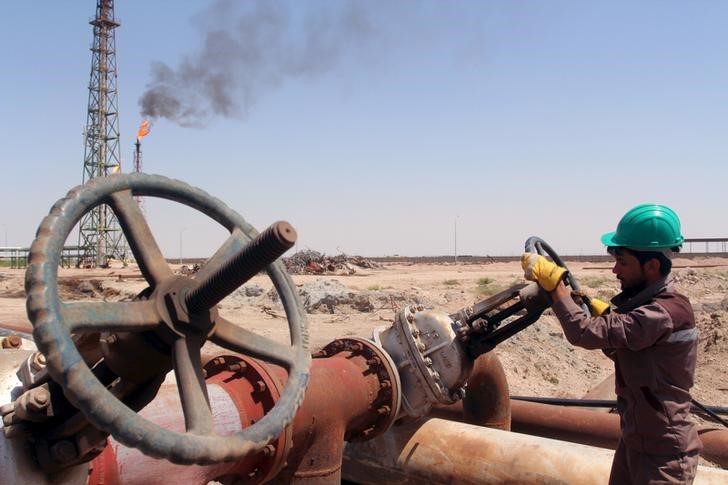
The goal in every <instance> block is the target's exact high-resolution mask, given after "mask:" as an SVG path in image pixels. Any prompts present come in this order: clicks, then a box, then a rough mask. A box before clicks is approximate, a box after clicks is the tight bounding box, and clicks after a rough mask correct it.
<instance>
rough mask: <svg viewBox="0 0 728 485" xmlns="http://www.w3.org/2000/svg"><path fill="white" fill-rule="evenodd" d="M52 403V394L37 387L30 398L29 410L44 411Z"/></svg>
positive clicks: (31, 392)
mask: <svg viewBox="0 0 728 485" xmlns="http://www.w3.org/2000/svg"><path fill="white" fill-rule="evenodd" d="M50 402H51V394H50V393H49V392H48V390H46V389H44V388H42V387H36V388H35V389H33V390H32V391H30V395H29V396H28V409H29V410H30V411H32V412H36V413H38V412H40V411H43V410H44V409H45V408H47V407H48V405H49V404H50Z"/></svg>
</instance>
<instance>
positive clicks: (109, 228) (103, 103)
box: [78, 0, 127, 267]
mask: <svg viewBox="0 0 728 485" xmlns="http://www.w3.org/2000/svg"><path fill="white" fill-rule="evenodd" d="M89 23H90V24H91V25H92V26H93V32H94V40H93V45H92V46H91V80H90V82H89V86H88V117H87V120H86V130H85V132H84V134H85V136H84V138H85V149H84V158H83V182H84V183H85V182H87V181H88V180H91V179H92V178H95V177H105V176H107V175H110V174H113V173H118V172H121V156H120V148H119V117H118V115H119V110H118V106H119V102H118V93H117V89H116V37H115V34H114V29H116V28H117V27H118V26H119V25H120V24H119V22H117V21H116V20H115V19H114V1H113V0H97V1H96V16H95V17H94V18H92V19H91V21H90V22H89ZM78 245H79V247H80V248H81V253H80V257H79V261H78V265H79V266H91V267H98V266H106V265H107V264H108V261H109V259H111V258H113V259H117V260H119V261H125V260H126V257H127V244H126V240H125V238H124V234H123V233H122V231H121V228H120V227H119V221H118V220H117V218H116V215H115V214H114V212H113V211H112V210H111V208H110V207H108V206H107V205H105V204H103V205H100V206H97V207H94V208H93V209H92V210H91V211H90V212H88V213H87V214H85V215H84V216H83V217H82V218H81V222H80V225H79V235H78Z"/></svg>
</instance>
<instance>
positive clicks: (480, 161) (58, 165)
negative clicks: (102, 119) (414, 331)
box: [0, 0, 728, 258]
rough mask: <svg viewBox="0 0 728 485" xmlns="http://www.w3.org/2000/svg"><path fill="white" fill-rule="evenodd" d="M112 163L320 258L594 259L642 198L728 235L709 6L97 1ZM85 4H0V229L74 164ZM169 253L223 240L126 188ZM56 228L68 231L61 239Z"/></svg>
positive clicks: (714, 13) (85, 50) (726, 176)
mask: <svg viewBox="0 0 728 485" xmlns="http://www.w3.org/2000/svg"><path fill="white" fill-rule="evenodd" d="M116 3H117V4H116V18H117V19H118V20H119V21H120V22H121V26H120V27H119V28H118V29H116V52H117V65H118V88H119V124H120V132H121V158H122V170H123V171H125V172H127V171H131V170H132V161H133V144H134V140H135V134H136V131H137V128H138V126H139V124H140V122H141V121H142V120H143V119H144V118H145V117H150V121H151V123H152V129H151V133H150V134H149V136H147V137H146V138H144V139H143V143H142V150H143V169H144V171H145V172H147V173H155V174H161V175H165V176H168V177H172V178H175V179H179V180H182V181H185V182H187V183H189V184H191V185H194V186H197V187H200V188H202V189H204V190H206V191H207V192H209V193H210V194H212V195H214V196H215V197H217V198H219V199H221V200H223V201H224V202H225V203H227V204H228V205H229V206H230V207H232V208H233V209H235V210H236V211H238V212H239V213H240V214H241V215H243V217H245V218H246V220H248V221H249V222H250V223H252V224H253V225H254V226H255V227H257V228H258V230H261V231H262V230H263V229H264V228H265V227H267V226H268V225H269V224H271V223H272V222H274V221H276V220H281V219H282V220H287V221H289V222H290V223H291V224H293V226H294V227H295V228H296V229H297V231H298V234H299V240H298V243H297V245H296V248H295V249H296V250H300V249H313V250H317V251H321V252H325V253H327V254H337V253H339V252H345V253H347V254H361V255H364V256H383V255H394V254H399V255H413V256H414V255H451V254H454V253H455V252H457V254H460V255H464V254H473V255H486V254H487V255H516V254H519V253H520V252H521V251H522V248H523V243H524V241H525V240H526V238H528V237H529V236H532V235H536V236H540V237H542V238H543V239H545V240H546V241H548V242H549V243H550V244H551V246H553V247H554V248H555V249H556V250H557V251H558V252H560V253H562V254H600V253H602V252H603V251H604V248H603V247H602V246H601V244H600V242H599V237H600V236H601V234H603V233H605V232H608V231H611V230H614V229H615V227H616V224H617V222H618V221H619V219H620V217H621V216H622V215H623V214H624V213H625V212H626V211H627V210H628V209H630V208H631V207H632V206H634V205H637V204H639V203H660V204H665V205H669V206H670V207H672V208H673V209H675V210H676V211H677V213H678V214H679V215H680V217H681V220H682V224H683V233H684V235H685V236H686V237H695V238H698V237H725V236H728V217H726V216H725V215H724V214H723V210H724V208H726V207H728V189H726V181H728V173H727V172H728V164H726V163H725V161H726V158H728V143H727V141H726V140H728V137H727V136H726V133H727V132H728V36H726V35H725V20H726V18H728V3H725V2H717V1H695V2H683V1H670V0H667V1H665V0H660V1H649V0H648V1H641V2H632V1H610V2H593V1H586V2H584V1H576V0H574V1H550V2H543V1H528V0H514V1H505V0H503V1H486V0H481V1H465V0H461V1H458V2H445V1H404V0H394V1H391V0H390V1H384V0H373V1H363V0H360V1H343V0H342V1H338V2H330V1H325V0H322V1H314V0H309V1H306V2H296V1H292V0H291V1H286V2H283V1H281V2H249V1H232V0H229V1H214V2H213V1H210V2H203V1H196V2H193V1H184V0H178V1H171V0H162V1H155V2H146V1H142V0H126V1H123V2H116ZM94 9H95V2H93V1H89V0H86V1H79V0H76V1H73V2H45V5H42V6H39V4H38V3H37V2H4V3H3V6H2V8H1V12H2V14H1V15H0V65H2V76H0V107H2V116H0V163H2V165H1V166H2V180H3V182H4V183H3V184H2V186H1V187H2V188H1V190H0V204H1V207H2V211H1V212H0V238H3V239H0V244H2V245H11V246H28V245H29V244H30V243H31V241H32V239H33V237H34V235H35V231H36V228H37V226H38V224H39V223H40V221H41V220H42V218H43V217H44V216H45V215H46V214H47V212H48V210H49V209H50V207H51V206H52V204H53V203H54V202H55V201H56V200H57V199H59V198H61V197H62V196H63V195H64V194H65V193H66V192H67V191H68V190H69V189H70V188H71V187H73V186H75V185H77V184H80V183H81V181H82V175H83V155H84V153H83V150H84V147H83V138H82V132H83V129H84V126H85V124H86V107H87V101H88V83H89V73H90V67H91V53H90V51H89V47H90V45H91V42H92V28H91V26H90V25H89V24H88V21H89V19H90V18H91V17H92V16H93V15H94ZM145 210H146V213H147V218H148V220H149V224H150V225H151V227H152V229H153V231H154V234H155V236H156V238H157V240H158V242H159V244H160V246H161V247H162V250H163V252H164V253H165V255H166V256H167V257H170V258H176V257H179V256H180V255H181V256H183V257H206V256H208V255H210V254H212V253H213V252H214V250H215V249H216V248H217V247H218V246H219V244H220V243H221V242H222V241H224V239H225V237H226V236H227V234H226V232H225V231H224V230H223V229H222V228H221V227H220V226H217V225H216V224H215V223H213V222H212V221H211V220H210V219H209V218H207V217H206V216H204V215H203V214H199V213H195V212H194V211H192V210H191V209H187V208H184V207H182V206H180V205H179V204H176V203H172V202H168V201H160V200H158V199H155V200H147V201H146V202H145ZM73 239H74V236H73V235H72V236H71V237H70V238H69V242H70V243H73V244H75V242H74V241H73Z"/></svg>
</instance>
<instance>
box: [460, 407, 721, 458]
mask: <svg viewBox="0 0 728 485" xmlns="http://www.w3.org/2000/svg"><path fill="white" fill-rule="evenodd" d="M511 410H512V425H511V427H512V429H513V431H516V432H518V433H526V434H533V435H536V436H544V437H548V438H552V439H558V440H565V441H571V442H573V443H581V444H586V445H591V446H599V447H603V448H609V449H612V450H613V449H615V448H616V447H617V442H618V441H619V437H620V436H621V431H620V428H619V416H618V415H616V414H607V413H595V412H592V411H589V410H586V409H578V408H568V407H564V406H553V405H550V404H539V403H533V402H527V401H511ZM453 414H454V411H453ZM461 416H462V415H461ZM461 419H462V420H465V418H464V417H462V418H461ZM698 434H699V435H700V441H701V442H702V443H703V449H702V450H701V451H700V456H702V457H703V458H706V459H708V460H710V461H711V462H713V463H715V464H717V465H720V466H722V467H728V430H726V429H725V428H715V427H713V426H709V427H704V426H701V427H699V428H698Z"/></svg>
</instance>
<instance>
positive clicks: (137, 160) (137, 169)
mask: <svg viewBox="0 0 728 485" xmlns="http://www.w3.org/2000/svg"><path fill="white" fill-rule="evenodd" d="M148 134H149V121H147V120H144V121H142V124H141V125H139V130H137V137H136V143H134V173H142V138H144V137H145V136H147V135H148ZM134 200H136V203H137V204H138V205H139V208H140V209H141V210H142V212H144V199H143V198H142V196H141V195H135V196H134Z"/></svg>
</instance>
